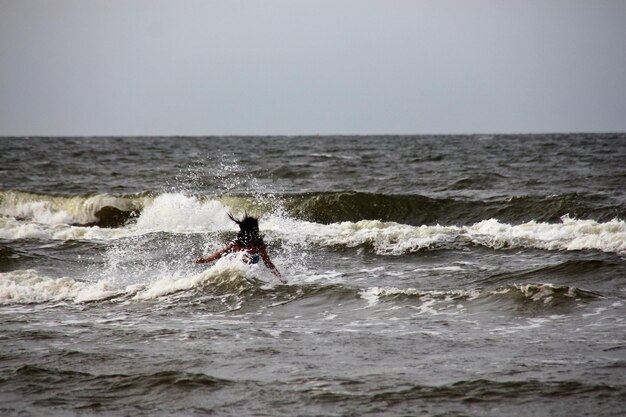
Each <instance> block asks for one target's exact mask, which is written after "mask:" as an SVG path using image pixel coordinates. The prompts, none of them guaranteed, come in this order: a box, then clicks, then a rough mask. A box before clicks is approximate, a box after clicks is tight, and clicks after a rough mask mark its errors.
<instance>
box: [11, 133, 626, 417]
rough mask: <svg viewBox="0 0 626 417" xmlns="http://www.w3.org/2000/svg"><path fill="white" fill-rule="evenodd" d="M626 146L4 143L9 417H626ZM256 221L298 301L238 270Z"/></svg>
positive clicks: (368, 140)
mask: <svg viewBox="0 0 626 417" xmlns="http://www.w3.org/2000/svg"><path fill="white" fill-rule="evenodd" d="M624 161H626V135H623V134H614V135H609V134H606V135H536V136H456V137H409V136H407V137H396V136H393V137H390V136H380V137H378V136H368V137H296V138H288V137H264V138H261V137H255V138H244V137H227V138H175V137H170V138H2V139H0V330H1V331H0V415H3V416H5V415H6V416H40V415H58V416H119V415H132V416H171V415H197V416H209V415H211V416H235V415H244V416H338V415H341V416H400V415H402V416H405V415H411V416H564V417H565V416H568V417H569V416H586V415H588V416H615V417H617V416H623V415H624V414H626V406H625V405H624V398H626V284H625V281H624V277H625V276H626V262H625V256H626V222H625V221H624V220H625V219H626V204H625V202H626V196H625V194H624V193H625V189H626V187H625V186H626V164H624ZM244 211H247V212H249V213H251V214H253V215H256V216H259V217H260V229H261V232H262V233H263V235H264V237H265V241H266V242H267V244H268V248H269V252H270V255H271V256H272V259H273V260H274V262H275V263H276V265H277V267H278V269H279V270H280V271H281V272H282V274H283V276H284V277H286V278H287V280H288V282H287V284H281V283H280V282H279V281H278V280H277V279H276V278H275V277H273V275H272V274H271V273H269V272H268V271H267V270H266V269H265V268H264V267H263V266H261V265H258V264H256V265H248V264H246V263H243V262H242V260H241V256H237V255H232V256H228V257H226V258H222V259H220V260H219V261H217V262H215V263H211V264H205V265H197V264H195V263H193V260H194V259H195V258H197V257H199V256H203V255H207V254H209V253H212V252H213V251H215V250H218V249H219V248H221V247H223V246H224V244H226V243H227V242H229V241H230V240H231V239H232V238H233V237H234V235H235V233H236V230H237V228H236V225H235V224H234V223H233V222H232V221H230V220H229V218H228V213H235V214H240V213H243V212H244Z"/></svg>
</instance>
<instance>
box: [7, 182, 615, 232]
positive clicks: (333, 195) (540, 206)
mask: <svg viewBox="0 0 626 417" xmlns="http://www.w3.org/2000/svg"><path fill="white" fill-rule="evenodd" d="M162 195H167V194H154V193H149V192H145V193H140V194H133V195H123V196H113V195H109V194H100V195H84V196H61V195H47V194H35V193H28V192H21V191H12V190H9V191H0V215H4V216H9V217H14V218H18V219H30V220H34V221H36V222H39V223H45V224H80V225H95V226H99V227H120V226H123V225H124V224H125V223H126V222H128V221H129V220H130V219H132V218H133V217H135V216H138V215H139V214H140V213H141V211H142V210H144V209H145V208H147V207H149V206H150V205H152V204H153V203H154V201H155V199H157V198H158V197H159V196H162ZM170 195H172V194H170ZM174 195H175V194H174ZM195 198H196V199H197V200H198V201H199V202H201V203H205V202H208V201H212V200H213V201H218V202H220V203H222V204H224V205H228V206H229V207H231V208H232V209H234V210H244V209H248V210H255V211H256V212H259V213H261V214H262V213H266V212H268V211H272V207H271V206H278V207H281V208H282V209H284V210H285V212H286V214H288V215H289V216H291V217H294V218H297V219H301V220H305V221H312V222H317V223H323V224H329V223H339V222H346V221H350V222H358V221H360V220H379V221H383V222H396V223H403V224H409V225H414V226H416V225H422V224H442V225H459V224H461V225H464V224H470V223H476V222H479V221H482V220H488V219H491V218H495V219H498V220H500V221H503V222H506V223H520V222H528V221H531V220H535V221H537V222H554V221H558V220H559V219H560V218H561V217H562V216H564V215H569V216H571V217H575V218H579V219H594V220H596V221H600V222H604V221H609V220H612V219H614V218H620V219H624V218H626V211H625V210H624V207H622V206H620V205H614V204H610V203H608V202H606V201H604V200H603V198H602V197H600V196H584V195H580V194H565V195H556V196H548V197H535V196H522V197H512V198H506V199H490V200H487V201H482V200H478V201H476V200H464V199H452V198H431V197H425V196H420V195H386V194H375V193H360V192H328V193H302V194H283V195H271V196H265V197H264V196H254V195H214V196H199V197H195Z"/></svg>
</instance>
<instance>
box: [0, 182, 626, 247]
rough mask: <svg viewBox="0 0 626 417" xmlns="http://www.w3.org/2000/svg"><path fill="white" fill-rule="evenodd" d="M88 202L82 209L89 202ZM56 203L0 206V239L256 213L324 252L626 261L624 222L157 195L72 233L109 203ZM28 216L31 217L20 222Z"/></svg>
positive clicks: (208, 225) (115, 232)
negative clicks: (444, 219) (382, 213)
mask: <svg viewBox="0 0 626 417" xmlns="http://www.w3.org/2000/svg"><path fill="white" fill-rule="evenodd" d="M27 196H28V197H30V196H31V195H29V194H27ZM89 198H91V197H89ZM89 198H86V199H85V200H84V201H85V202H87V201H91V200H89ZM56 199H59V197H51V200H50V201H52V202H54V204H56V206H53V203H50V205H46V204H44V203H41V205H40V202H37V201H35V202H33V201H32V200H28V201H27V202H26V203H25V204H24V206H22V205H20V204H18V205H17V206H16V205H14V204H13V205H11V204H9V205H8V206H7V205H6V204H5V203H2V204H3V206H2V207H3V208H2V214H3V215H4V216H1V217H0V239H24V238H34V239H52V240H78V239H80V240H110V239H118V238H123V237H129V236H139V235H145V234H149V233H158V232H167V233H222V232H234V231H235V230H236V227H235V225H234V223H233V222H232V221H230V220H229V218H228V213H229V212H230V211H235V212H239V211H243V210H244V209H248V208H249V210H250V211H251V212H252V213H253V214H256V213H260V215H261V229H262V231H263V232H264V233H266V234H268V235H269V237H270V239H271V240H273V241H277V242H281V241H284V242H290V243H294V244H302V245H317V246H323V247H332V246H336V245H339V246H346V247H356V246H361V245H365V246H369V247H371V248H372V249H373V250H374V251H375V252H376V253H378V254H380V255H402V254H407V253H412V252H416V251H420V250H437V249H450V248H459V247H462V246H467V245H480V246H486V247H489V248H493V249H509V248H537V249H544V250H586V249H595V250H601V251H604V252H614V253H626V221H623V220H618V219H613V220H610V221H605V222H600V221H596V220H589V219H588V220H584V219H577V218H573V217H570V216H563V217H561V218H560V219H559V220H558V222H554V223H547V222H539V221H536V220H531V221H528V222H525V223H521V224H510V223H507V222H504V221H501V220H496V219H494V218H490V219H486V220H481V221H478V222H476V223H472V224H468V225H450V226H445V225H419V226H415V225H410V224H404V223H398V222H383V221H380V220H362V219H361V220H357V221H341V222H334V223H330V224H324V223H319V222H313V221H307V220H303V219H300V218H299V216H292V215H291V214H290V213H289V210H286V211H281V210H280V209H276V211H274V212H272V211H269V210H270V209H269V208H268V207H272V205H271V204H267V205H266V206H264V205H263V201H261V202H258V201H254V200H252V199H251V198H249V197H231V196H227V197H219V198H209V197H207V198H197V197H193V196H186V195H183V194H161V195H158V196H156V197H149V196H146V195H141V196H133V197H126V198H122V197H120V198H119V199H121V200H122V202H126V204H127V205H128V206H130V207H139V206H141V205H142V208H141V211H139V210H140V209H139V208H137V209H136V210H137V214H135V215H134V216H135V218H133V220H132V221H131V222H127V223H126V224H125V226H124V227H117V228H102V227H99V226H98V225H97V224H85V225H76V224H75V223H74V220H76V218H75V217H73V216H80V215H85V217H88V216H87V215H86V214H85V213H92V214H93V215H95V213H97V212H99V211H101V210H102V205H103V204H106V205H105V206H104V207H109V205H108V204H110V202H109V201H108V200H106V198H105V197H102V198H101V199H96V200H95V201H99V202H100V204H99V205H98V204H91V203H90V206H89V207H91V208H90V209H86V208H84V207H82V206H81V205H80V204H76V201H75V198H74V197H71V198H68V199H66V200H63V198H60V202H59V201H57V200H56ZM5 201H6V200H5ZM9 201H11V200H9ZM63 202H67V206H66V208H67V210H68V211H66V210H65V209H62V208H58V207H61V206H63V204H62V203H63ZM270 203H271V202H270ZM33 205H35V206H33ZM33 207H37V209H36V210H35V209H34V208H33ZM55 210H56V211H55ZM90 210H91V211H90ZM120 210H121V209H120ZM69 212H73V213H74V214H69ZM16 213H17V214H16ZM27 215H30V216H32V217H31V218H30V219H29V218H26V217H24V216H27ZM65 216H69V217H70V218H69V220H67V222H66V221H65V220H64V221H62V222H60V223H57V222H55V221H56V219H57V218H63V219H65ZM53 220H54V221H53ZM68 222H69V223H70V224H68Z"/></svg>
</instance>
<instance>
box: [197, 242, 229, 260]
mask: <svg viewBox="0 0 626 417" xmlns="http://www.w3.org/2000/svg"><path fill="white" fill-rule="evenodd" d="M231 250H232V244H231V245H228V246H226V247H225V248H224V249H222V250H221V251H218V252H215V253H214V254H212V255H209V256H207V257H206V258H198V259H196V260H195V262H196V263H197V264H205V263H207V262H211V261H215V260H217V259H219V258H221V257H222V256H224V255H226V254H227V253H229V252H230V251H231Z"/></svg>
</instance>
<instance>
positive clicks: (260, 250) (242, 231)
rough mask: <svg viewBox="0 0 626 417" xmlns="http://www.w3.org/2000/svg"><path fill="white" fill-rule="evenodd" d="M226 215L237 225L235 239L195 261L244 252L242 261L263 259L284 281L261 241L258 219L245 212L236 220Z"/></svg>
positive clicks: (207, 260) (205, 260)
mask: <svg viewBox="0 0 626 417" xmlns="http://www.w3.org/2000/svg"><path fill="white" fill-rule="evenodd" d="M228 217H230V219H231V220H232V221H234V222H235V223H237V224H238V225H239V233H237V237H236V238H235V240H233V241H232V242H230V243H229V244H228V246H226V247H225V248H224V249H222V250H220V251H218V252H215V253H214V254H212V255H209V256H207V257H206V258H198V259H196V263H199V264H203V263H206V262H211V261H215V260H217V259H219V258H221V257H222V256H224V255H228V254H229V253H234V252H245V253H244V256H243V261H244V262H246V263H249V264H256V263H259V260H261V259H263V263H264V264H265V266H267V267H268V268H269V269H270V270H271V271H272V272H273V273H274V275H276V276H277V277H278V278H279V279H280V280H281V281H282V282H286V281H285V280H284V279H283V278H282V277H281V275H280V272H278V269H276V266H275V265H274V263H273V262H272V260H271V259H270V256H269V255H268V254H267V248H266V246H265V242H263V238H262V237H261V234H260V233H259V221H258V220H257V219H256V218H254V217H252V216H248V213H246V214H245V215H244V217H243V219H241V220H237V219H236V218H235V217H233V215H232V214H230V213H229V214H228Z"/></svg>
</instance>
